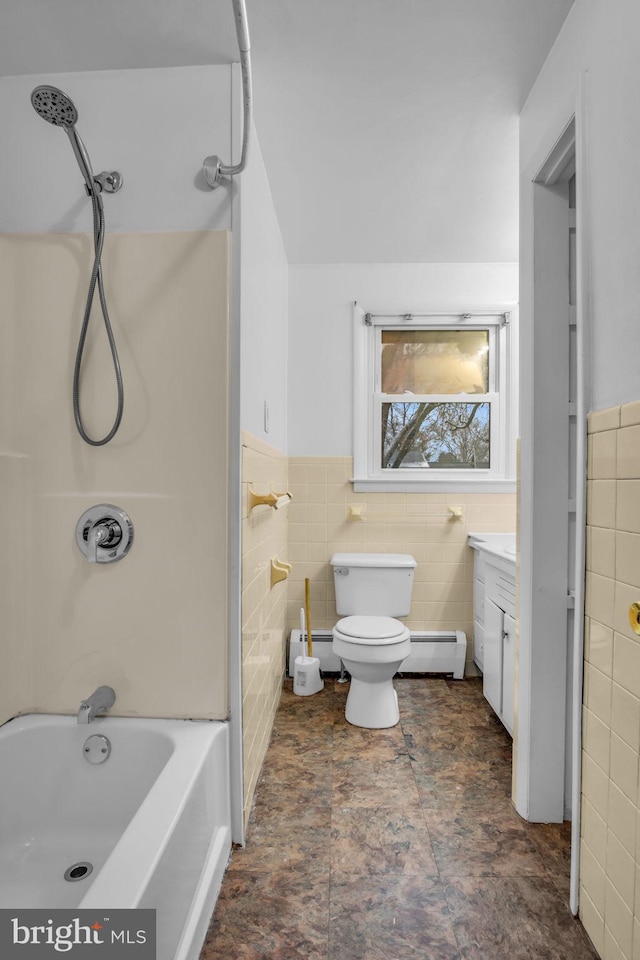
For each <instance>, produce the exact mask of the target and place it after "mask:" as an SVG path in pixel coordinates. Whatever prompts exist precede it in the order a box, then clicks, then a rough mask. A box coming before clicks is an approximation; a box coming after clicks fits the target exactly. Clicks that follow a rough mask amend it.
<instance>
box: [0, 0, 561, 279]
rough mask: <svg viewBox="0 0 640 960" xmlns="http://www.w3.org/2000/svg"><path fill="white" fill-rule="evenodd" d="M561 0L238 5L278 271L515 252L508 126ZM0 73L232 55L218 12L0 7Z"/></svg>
mask: <svg viewBox="0 0 640 960" xmlns="http://www.w3.org/2000/svg"><path fill="white" fill-rule="evenodd" d="M572 3H573V0H247V8H248V14H249V28H250V33H251V52H252V64H253V76H254V102H255V122H256V128H257V131H258V137H259V140H260V144H261V148H262V152H263V156H264V161H265V166H266V168H267V173H268V176H269V182H270V185H271V191H272V194H273V199H274V203H275V207H276V211H277V214H278V219H279V222H280V227H281V230H282V235H283V240H284V244H285V248H286V252H287V256H288V259H289V262H290V263H336V262H373V263H377V262H423V261H436V262H438V261H440V262H503V261H514V260H517V257H518V215H517V199H518V154H517V151H518V114H519V111H520V109H521V107H522V104H523V102H524V100H525V99H526V96H527V93H528V91H529V89H530V88H531V85H532V83H533V81H534V80H535V77H536V76H537V74H538V72H539V70H540V68H541V66H542V63H543V62H544V59H545V57H546V56H547V54H548V52H549V50H550V48H551V46H552V44H553V41H554V39H555V37H556V36H557V33H558V31H559V29H560V27H561V26H562V23H563V22H564V20H565V18H566V16H567V14H568V12H569V10H570V8H571V6H572ZM2 26H3V29H2V32H1V34H0V72H1V73H2V74H3V75H5V76H9V75H13V74H31V73H37V74H43V73H45V74H46V73H63V72H71V71H85V70H108V69H125V68H131V67H138V68H145V67H170V66H183V65H184V66H187V65H193V64H204V63H222V62H228V61H230V60H235V59H237V58H238V54H237V47H236V41H235V32H234V26H233V18H232V12H231V0H134V2H131V0H109V2H108V3H105V0H56V2H55V3H52V2H51V0H4V2H3V12H2Z"/></svg>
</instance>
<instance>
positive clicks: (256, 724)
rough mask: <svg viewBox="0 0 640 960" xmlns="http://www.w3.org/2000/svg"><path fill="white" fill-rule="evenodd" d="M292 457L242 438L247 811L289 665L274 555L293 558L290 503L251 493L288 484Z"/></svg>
mask: <svg viewBox="0 0 640 960" xmlns="http://www.w3.org/2000/svg"><path fill="white" fill-rule="evenodd" d="M287 482H288V468H287V458H286V457H285V456H284V454H282V453H280V452H279V451H278V450H275V449H274V448H273V447H270V446H269V445H268V444H266V443H264V442H263V441H262V440H259V439H258V438H257V437H254V436H252V435H251V434H249V433H244V434H243V438H242V697H243V703H242V707H243V752H244V814H245V821H246V819H247V818H248V816H249V813H250V811H251V801H252V799H253V794H254V791H255V786H256V782H257V779H258V775H259V773H260V768H261V766H262V761H263V759H264V755H265V752H266V749H267V746H268V743H269V736H270V734H271V728H272V726H273V719H274V717H275V713H276V710H277V707H278V703H279V702H280V694H281V690H282V680H283V676H284V671H285V648H286V627H287V588H288V581H287V580H284V581H282V582H280V583H276V584H275V585H274V586H273V587H272V586H271V560H272V559H274V558H278V559H279V560H284V561H287V560H288V559H289V550H288V536H287V526H288V520H289V511H290V509H291V507H283V508H280V509H278V510H275V509H273V508H272V507H268V506H258V507H256V508H255V509H253V510H252V511H251V513H249V510H248V494H249V490H253V491H254V492H255V493H258V494H266V493H269V492H270V491H272V490H273V491H275V492H277V493H284V492H285V491H287V490H288V486H287Z"/></svg>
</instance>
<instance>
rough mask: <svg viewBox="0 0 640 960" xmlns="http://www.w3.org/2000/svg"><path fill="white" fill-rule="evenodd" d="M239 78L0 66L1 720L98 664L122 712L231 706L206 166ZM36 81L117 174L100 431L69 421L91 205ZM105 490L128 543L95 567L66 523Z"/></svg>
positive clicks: (210, 713) (224, 195)
mask: <svg viewBox="0 0 640 960" xmlns="http://www.w3.org/2000/svg"><path fill="white" fill-rule="evenodd" d="M234 76H235V72H234V68H233V67H232V66H231V65H229V64H227V65H223V66H218V67H204V66H203V67H184V68H182V67H178V68H169V69H148V70H147V69H144V70H115V71H89V72H86V73H69V74H57V75H43V74H39V75H37V76H16V77H4V78H2V79H1V80H0V106H1V107H2V112H3V116H4V117H5V120H6V122H7V124H8V125H10V126H11V129H12V137H11V142H10V143H8V144H7V149H6V150H5V154H4V158H3V173H4V178H3V187H2V209H3V224H2V227H3V230H4V231H7V232H6V233H5V234H4V235H2V236H1V237H0V248H1V254H2V255H1V257H0V260H1V265H0V280H1V289H2V294H1V295H0V310H1V316H2V337H3V349H2V358H1V359H0V364H2V370H1V376H0V381H1V386H0V390H1V391H2V413H1V414H0V416H1V419H0V472H1V473H2V480H3V484H5V483H6V485H4V486H3V489H4V490H5V491H7V493H8V496H7V497H6V500H5V502H4V504H3V507H2V509H1V510H0V523H1V524H2V530H1V532H2V536H3V540H4V542H5V543H11V545H12V547H11V551H10V553H9V555H8V556H7V557H6V559H5V561H4V562H5V563H6V564H7V566H8V568H9V569H8V572H9V570H10V573H9V576H8V577H4V578H3V580H2V584H1V586H0V596H1V601H2V606H3V610H4V611H5V615H6V624H5V626H6V629H4V630H3V641H2V648H3V662H4V663H5V664H7V665H8V666H5V669H4V670H3V672H2V677H1V678H0V719H1V720H4V719H7V718H8V717H11V716H13V715H15V714H16V713H21V712H22V713H24V712H26V711H32V710H36V711H44V712H64V713H70V714H75V713H76V712H77V709H78V706H79V703H80V701H81V700H82V699H83V698H84V697H86V696H88V695H89V694H90V693H91V691H92V690H93V689H95V688H96V687H97V686H99V685H101V684H108V685H110V686H112V687H113V688H114V690H115V691H116V695H117V700H116V703H115V705H114V708H113V710H114V712H115V713H123V714H130V715H143V716H165V717H168V716H176V717H194V716H195V717H203V718H215V719H222V718H226V717H227V716H228V713H229V696H228V679H227V673H228V623H227V609H228V599H227V597H228V582H227V577H228V571H229V569H230V564H229V562H228V534H227V529H228V484H229V481H228V473H229V470H228V465H229V454H228V446H229V437H228V432H229V415H228V411H229V396H228V395H229V373H228V368H229V360H228V354H229V342H230V338H229V300H230V297H231V292H230V279H229V273H230V235H229V230H230V228H231V225H232V223H231V221H232V210H231V202H230V194H229V191H228V190H219V191H216V192H215V193H211V192H210V191H209V190H206V189H205V187H204V183H203V181H202V178H201V174H200V167H201V164H202V158H203V157H204V156H207V155H208V154H210V153H212V152H213V151H218V152H220V153H221V154H223V155H225V156H228V155H229V154H230V151H231V143H232V137H231V112H232V111H233V110H235V109H237V110H239V111H241V103H240V100H239V89H240V87H239V84H236V83H235V80H234ZM39 84H54V85H55V86H58V87H60V88H61V89H62V90H64V91H65V92H66V93H68V94H69V95H70V96H71V97H72V98H73V100H74V102H75V103H76V106H77V108H78V112H79V126H80V129H81V131H82V136H83V138H84V139H85V141H86V143H87V145H88V146H89V147H90V152H91V159H92V162H93V164H94V166H95V169H96V170H100V169H103V167H106V166H108V167H109V168H115V169H118V170H119V171H120V172H121V174H122V176H123V180H124V183H123V187H122V189H121V190H120V191H119V192H118V193H116V194H113V195H105V198H104V204H105V213H106V219H107V229H108V233H107V235H106V243H105V251H104V258H103V267H104V276H105V280H106V283H107V295H108V300H109V310H110V314H111V319H112V322H113V325H114V330H115V333H116V337H117V341H118V346H119V351H120V355H121V362H122V367H123V374H124V382H125V398H124V417H123V421H122V426H121V428H120V431H119V433H118V435H117V437H116V438H115V439H114V440H113V441H112V442H111V443H110V444H108V445H107V446H105V447H103V448H98V449H93V448H89V447H88V446H87V445H85V444H84V443H83V442H82V441H81V440H80V438H79V437H78V436H77V435H75V436H74V433H75V426H74V423H73V414H72V410H71V383H72V373H73V359H74V353H75V345H76V342H77V338H78V332H79V326H80V322H81V319H82V311H83V306H84V301H85V298H86V290H87V284H88V280H89V276H90V272H91V263H92V258H91V255H90V247H91V243H90V231H91V208H90V204H89V202H88V200H87V198H86V196H85V193H84V187H83V181H82V177H81V175H80V173H79V171H78V168H77V164H76V163H75V161H74V158H73V155H72V154H71V151H70V150H69V144H68V142H67V138H66V136H64V135H63V134H61V133H60V131H55V130H52V128H51V127H50V126H48V125H47V124H45V123H43V122H42V120H41V119H40V118H39V117H38V116H36V114H35V113H34V111H33V110H32V109H31V105H30V102H29V101H30V94H31V91H32V90H33V89H34V87H36V86H37V85H39ZM236 87H237V89H236ZM93 313H94V315H93V317H92V322H91V328H92V329H91V333H90V337H89V339H88V342H87V350H86V352H85V363H84V365H83V375H82V387H81V397H82V405H83V415H84V416H85V418H86V420H87V425H88V432H89V433H90V434H92V435H96V436H98V435H102V434H103V433H104V432H106V431H105V427H106V430H108V429H109V427H110V425H111V423H112V422H113V415H114V411H115V391H114V385H113V369H112V364H111V358H110V355H109V353H108V350H107V349H106V346H105V337H104V332H103V330H102V328H101V324H100V316H99V310H97V309H94V312H93ZM101 431H102V433H101ZM101 502H107V503H115V504H116V505H118V506H120V507H122V509H124V510H125V511H126V512H127V514H128V515H129V516H130V517H131V520H132V522H133V524H134V543H133V546H132V549H131V551H130V553H129V554H128V555H127V556H126V557H125V558H123V559H122V560H120V561H119V562H118V563H116V564H110V565H103V564H99V565H97V566H95V567H94V566H93V565H90V564H89V563H88V562H87V561H86V559H85V558H84V557H83V556H82V554H81V553H80V551H79V550H78V548H77V546H76V544H75V538H74V530H75V524H76V522H77V520H78V518H79V517H80V515H81V514H82V513H83V512H84V511H85V510H86V509H87V508H89V507H91V506H93V505H94V504H97V503H101Z"/></svg>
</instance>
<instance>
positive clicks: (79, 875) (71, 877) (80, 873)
mask: <svg viewBox="0 0 640 960" xmlns="http://www.w3.org/2000/svg"><path fill="white" fill-rule="evenodd" d="M92 871H93V864H91V863H87V862H86V861H80V863H72V864H71V866H70V867H69V868H68V869H67V870H65V872H64V878H65V880H68V881H69V883H73V882H74V881H75V880H84V879H85V877H88V876H89V874H90V873H92Z"/></svg>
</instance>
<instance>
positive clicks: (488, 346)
mask: <svg viewBox="0 0 640 960" xmlns="http://www.w3.org/2000/svg"><path fill="white" fill-rule="evenodd" d="M512 317H513V312H512V310H511V309H510V310H509V311H504V312H500V313H495V314H490V315H483V314H479V313H478V314H464V315H452V316H435V315H433V316H432V315H423V316H417V315H416V316H413V315H407V314H405V315H398V316H389V315H384V316H382V315H380V316H376V315H372V314H368V313H367V314H365V313H364V311H363V310H362V309H361V308H360V307H358V306H357V305H355V310H354V321H355V341H354V344H355V397H354V485H355V489H356V490H358V489H361V490H365V489H369V490H372V489H379V490H394V489H395V490H398V489H403V490H417V489H430V490H434V489H436V488H440V489H442V490H450V489H454V488H455V489H459V490H463V489H468V490H475V489H478V486H479V485H481V486H483V487H484V488H486V489H490V488H491V489H496V490H502V489H504V490H506V489H513V476H514V470H513V466H514V464H513V459H514V457H513V438H512V434H513V433H514V427H515V423H516V419H515V415H514V414H515V410H514V406H515V404H514V398H513V397H512V395H511V392H512V389H513V384H512V381H513V378H512V376H511V373H512V370H511V367H512V360H511V353H512V350H513V336H512V333H511V326H512Z"/></svg>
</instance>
